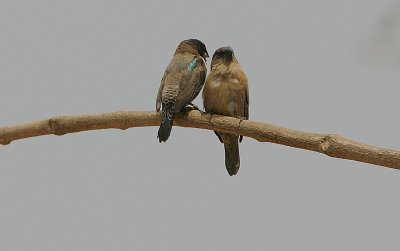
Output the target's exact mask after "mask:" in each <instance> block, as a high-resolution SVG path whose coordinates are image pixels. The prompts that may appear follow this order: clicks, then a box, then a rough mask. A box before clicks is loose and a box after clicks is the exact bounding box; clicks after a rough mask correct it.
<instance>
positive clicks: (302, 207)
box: [0, 0, 400, 251]
mask: <svg viewBox="0 0 400 251" xmlns="http://www.w3.org/2000/svg"><path fill="white" fill-rule="evenodd" d="M393 6H395V5H394V4H393V1H372V0H369V1H365V0H346V1H344V0H338V1H317V0H304V1H295V0H291V1H236V2H232V1H198V2H193V1H160V2H151V1H82V0H80V1H50V0H48V1H44V0H37V1H6V0H3V1H1V2H0V31H1V33H0V36H1V39H0V69H1V70H0V73H1V74H0V83H1V87H2V91H1V92H0V114H1V116H0V126H4V125H14V124H19V123H25V122H30V121H36V120H41V119H47V118H50V117H52V116H58V115H78V114H90V113H103V112H112V111H119V110H154V109H155V98H156V93H157V90H158V87H159V83H160V80H161V77H162V74H163V73H164V70H165V68H166V66H167V64H168V63H169V61H170V59H171V57H172V55H173V52H174V50H175V48H176V46H177V45H178V43H179V42H180V41H181V40H184V39H187V38H198V39H200V40H202V41H203V42H204V43H205V44H206V46H207V49H208V52H209V54H210V55H212V54H213V53H214V51H215V50H216V49H218V48H219V47H222V46H226V45H230V46H232V48H233V49H234V50H235V54H236V56H237V58H238V60H239V62H240V64H241V65H242V66H243V68H244V70H245V72H246V74H247V77H248V79H249V88H250V119H251V120H256V121H263V122H268V123H272V124H275V125H279V126H283V127H287V128H292V129H296V130H302V131H307V132H315V133H337V134H340V135H342V136H345V137H348V138H351V139H354V140H357V141H361V142H364V143H368V144H372V145H377V146H382V147H387V148H391V149H397V150H399V149H400V134H399V130H398V128H399V126H400V119H399V109H398V107H399V102H400V101H399V98H398V97H399V90H400V88H399V77H400V72H399V65H396V64H381V63H380V61H379V62H373V61H371V60H372V58H373V57H372V58H371V57H369V56H368V53H369V52H368V48H370V47H369V45H370V44H369V43H370V42H371V43H373V41H369V39H370V38H371V37H373V36H374V34H375V33H374V32H375V31H376V28H377V27H379V22H380V21H379V20H381V18H382V15H383V14H385V13H387V12H388V10H390V9H391V8H393ZM397 27H398V26H397ZM397 32H400V31H399V30H397ZM397 36H398V34H397ZM372 47H373V46H372ZM385 53H387V51H386V52H385ZM389 54H390V52H389ZM391 62H392V61H391ZM195 103H196V104H198V105H201V107H202V101H201V98H200V97H199V98H197V99H196V100H195ZM156 134H157V128H156V127H149V128H135V129H128V130H126V131H119V130H103V131H93V132H83V133H77V134H70V135H65V136H62V137H57V136H42V137H38V138H31V139H25V140H18V141H15V142H13V143H11V144H10V145H8V146H2V147H1V149H0V201H1V205H0V249H1V250H308V251H309V250H363V251H365V250H399V248H400V240H399V238H398V233H399V231H400V217H399V213H398V212H399V211H400V199H399V194H398V191H400V172H399V171H396V170H391V169H388V168H383V167H378V166H373V165H369V164H363V163H358V162H353V161H347V160H340V159H332V158H329V157H326V156H323V155H321V154H317V153H313V152H308V151H304V150H299V149H294V148H289V147H285V146H281V145H274V144H269V143H259V142H257V141H255V140H252V139H249V138H245V139H244V141H243V143H242V144H241V145H240V152H241V169H240V171H239V173H238V175H237V176H236V177H229V176H228V174H227V172H226V170H225V166H224V152H223V145H222V144H220V143H219V142H218V139H217V137H215V135H214V133H212V132H210V131H206V130H198V129H187V128H179V127H174V128H173V130H172V134H171V137H170V139H169V140H168V142H167V143H166V144H159V143H158V141H157V139H156Z"/></svg>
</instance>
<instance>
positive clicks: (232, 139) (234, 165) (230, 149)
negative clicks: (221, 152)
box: [224, 135, 240, 176]
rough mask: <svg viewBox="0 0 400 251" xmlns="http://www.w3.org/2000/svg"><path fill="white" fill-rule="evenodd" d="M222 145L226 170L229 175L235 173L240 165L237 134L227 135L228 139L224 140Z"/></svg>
mask: <svg viewBox="0 0 400 251" xmlns="http://www.w3.org/2000/svg"><path fill="white" fill-rule="evenodd" d="M224 147H225V166H226V170H227V171H228V173H229V175H230V176H232V175H236V174H237V172H238V171H239V167H240V155H239V142H238V136H236V135H229V139H226V140H224Z"/></svg>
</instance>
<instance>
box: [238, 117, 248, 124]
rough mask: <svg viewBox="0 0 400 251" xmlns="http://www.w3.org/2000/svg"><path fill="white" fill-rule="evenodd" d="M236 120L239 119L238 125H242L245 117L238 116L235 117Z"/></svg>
mask: <svg viewBox="0 0 400 251" xmlns="http://www.w3.org/2000/svg"><path fill="white" fill-rule="evenodd" d="M236 118H238V119H240V120H239V125H240V123H242V121H243V120H246V118H245V117H240V116H238V117H236Z"/></svg>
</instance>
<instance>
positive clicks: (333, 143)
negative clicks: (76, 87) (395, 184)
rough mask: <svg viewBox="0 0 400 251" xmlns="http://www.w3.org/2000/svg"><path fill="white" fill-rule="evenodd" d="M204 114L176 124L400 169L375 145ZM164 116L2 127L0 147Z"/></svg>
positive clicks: (179, 118) (396, 156) (121, 115)
mask: <svg viewBox="0 0 400 251" xmlns="http://www.w3.org/2000/svg"><path fill="white" fill-rule="evenodd" d="M209 117H210V115H209V114H206V113H202V112H200V111H190V112H185V113H180V114H177V115H176V116H175V118H174V125H175V126H181V127H192V128H200V129H208V130H215V131H220V132H227V133H233V134H237V135H243V136H246V137H250V138H253V139H256V140H258V141H260V142H271V143H276V144H281V145H286V146H291V147H296V148H301V149H306V150H310V151H315V152H319V153H323V154H326V155H328V156H330V157H334V158H342V159H349V160H355V161H360V162H365V163H370V164H375V165H380V166H385V167H390V168H394V169H400V152H399V151H395V150H390V149H385V148H381V147H376V146H371V145H367V144H363V143H359V142H356V141H352V140H349V139H346V138H344V137H342V136H340V135H335V134H314V133H306V132H300V131H296V130H291V129H286V128H282V127H278V126H274V125H271V124H266V123H261V122H254V121H248V120H243V121H242V122H240V120H239V119H236V118H232V117H226V116H219V115H213V116H212V118H211V120H209ZM160 122H161V117H160V114H159V113H157V112H154V111H151V112H146V111H142V112H140V111H120V112H112V113H104V114H92V115H81V116H60V117H53V118H51V119H48V120H42V121H38V122H32V123H27V124H22V125H16V126H5V127H0V144H2V145H7V144H10V143H11V142H12V141H14V140H17V139H23V138H29V137H36V136H41V135H49V134H54V135H64V134H67V133H76V132H81V131H88V130H99V129H111V128H114V129H122V130H125V129H128V128H131V127H144V126H159V125H160Z"/></svg>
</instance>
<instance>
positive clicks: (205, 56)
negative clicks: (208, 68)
mask: <svg viewBox="0 0 400 251" xmlns="http://www.w3.org/2000/svg"><path fill="white" fill-rule="evenodd" d="M208 57H209V56H208V52H207V51H206V52H204V54H203V58H204V60H206V61H207V58H208Z"/></svg>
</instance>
